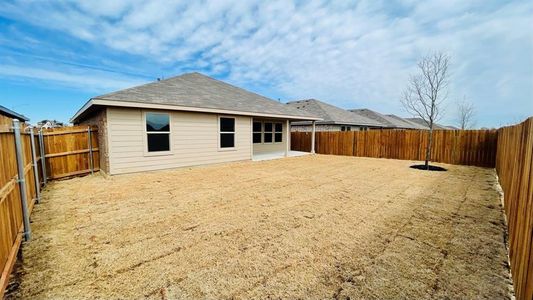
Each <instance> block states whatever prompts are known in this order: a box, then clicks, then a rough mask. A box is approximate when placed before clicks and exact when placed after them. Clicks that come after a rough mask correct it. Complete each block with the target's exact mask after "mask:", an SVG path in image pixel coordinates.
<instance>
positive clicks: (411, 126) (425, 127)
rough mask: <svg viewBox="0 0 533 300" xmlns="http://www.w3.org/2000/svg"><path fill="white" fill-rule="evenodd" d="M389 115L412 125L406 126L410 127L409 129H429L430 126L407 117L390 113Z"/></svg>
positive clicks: (407, 124)
mask: <svg viewBox="0 0 533 300" xmlns="http://www.w3.org/2000/svg"><path fill="white" fill-rule="evenodd" d="M387 116H388V117H391V118H394V119H396V120H397V121H398V122H402V123H405V124H406V125H405V126H410V127H405V128H409V129H429V127H428V126H425V125H422V124H418V123H416V122H411V121H410V120H408V119H406V118H402V117H399V116H397V115H393V114H389V115H387Z"/></svg>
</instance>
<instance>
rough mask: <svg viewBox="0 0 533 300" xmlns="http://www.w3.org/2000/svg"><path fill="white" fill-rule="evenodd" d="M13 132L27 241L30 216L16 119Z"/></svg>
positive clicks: (29, 231)
mask: <svg viewBox="0 0 533 300" xmlns="http://www.w3.org/2000/svg"><path fill="white" fill-rule="evenodd" d="M13 131H14V133H15V149H16V154H17V170H18V180H17V183H18V185H19V190H20V202H21V204H22V217H23V220H24V233H23V237H24V240H25V241H28V240H30V238H31V228H30V214H29V211H28V201H27V200H28V198H27V194H26V180H25V179H24V156H23V154H22V142H21V138H20V123H19V120H17V119H13Z"/></svg>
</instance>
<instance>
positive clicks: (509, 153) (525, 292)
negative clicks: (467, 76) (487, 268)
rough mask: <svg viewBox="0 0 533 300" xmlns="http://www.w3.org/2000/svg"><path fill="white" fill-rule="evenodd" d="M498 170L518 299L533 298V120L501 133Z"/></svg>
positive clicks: (530, 119) (497, 162) (510, 127)
mask: <svg viewBox="0 0 533 300" xmlns="http://www.w3.org/2000/svg"><path fill="white" fill-rule="evenodd" d="M496 171H497V173H498V177H499V180H500V185H501V186H502V189H503V192H504V207H505V215H506V216H507V225H508V226H509V257H510V259H511V272H512V274H513V285H514V289H515V294H516V298H517V299H533V118H529V119H528V120H526V121H525V122H523V123H521V124H518V125H515V126H509V127H504V128H500V129H499V130H498V155H497V156H496Z"/></svg>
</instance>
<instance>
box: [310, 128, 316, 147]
mask: <svg viewBox="0 0 533 300" xmlns="http://www.w3.org/2000/svg"><path fill="white" fill-rule="evenodd" d="M315 124H316V121H313V122H312V123H311V153H315V134H316V125H315Z"/></svg>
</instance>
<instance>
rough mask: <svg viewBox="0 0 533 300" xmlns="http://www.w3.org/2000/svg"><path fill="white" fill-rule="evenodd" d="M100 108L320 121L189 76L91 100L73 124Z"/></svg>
mask: <svg viewBox="0 0 533 300" xmlns="http://www.w3.org/2000/svg"><path fill="white" fill-rule="evenodd" d="M98 105H101V106H122V107H141V108H152V109H168V110H184V111H200V112H210V113H228V114H240V115H250V116H271V117H283V118H289V119H301V120H320V118H317V117H316V116H314V115H312V114H309V113H308V112H306V111H302V110H299V109H296V108H292V107H288V106H286V105H285V104H283V103H279V102H278V101H275V100H272V99H269V98H267V97H263V96H261V95H258V94H255V93H252V92H249V91H247V90H244V89H241V88H239V87H236V86H233V85H231V84H228V83H225V82H222V81H220V80H216V79H214V78H211V77H209V76H205V75H202V74H200V73H187V74H183V75H180V76H176V77H172V78H168V79H165V80H161V81H155V82H152V83H148V84H144V85H139V86H135V87H132V88H128V89H124V90H120V91H117V92H113V93H109V94H105V95H101V96H97V97H94V98H91V99H90V100H89V101H88V102H87V104H85V106H84V107H82V108H81V109H80V110H79V111H78V112H77V113H76V115H74V117H72V121H73V122H75V121H76V120H78V119H80V117H82V116H83V115H84V114H85V113H86V111H87V110H88V109H89V108H90V107H92V106H98Z"/></svg>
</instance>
